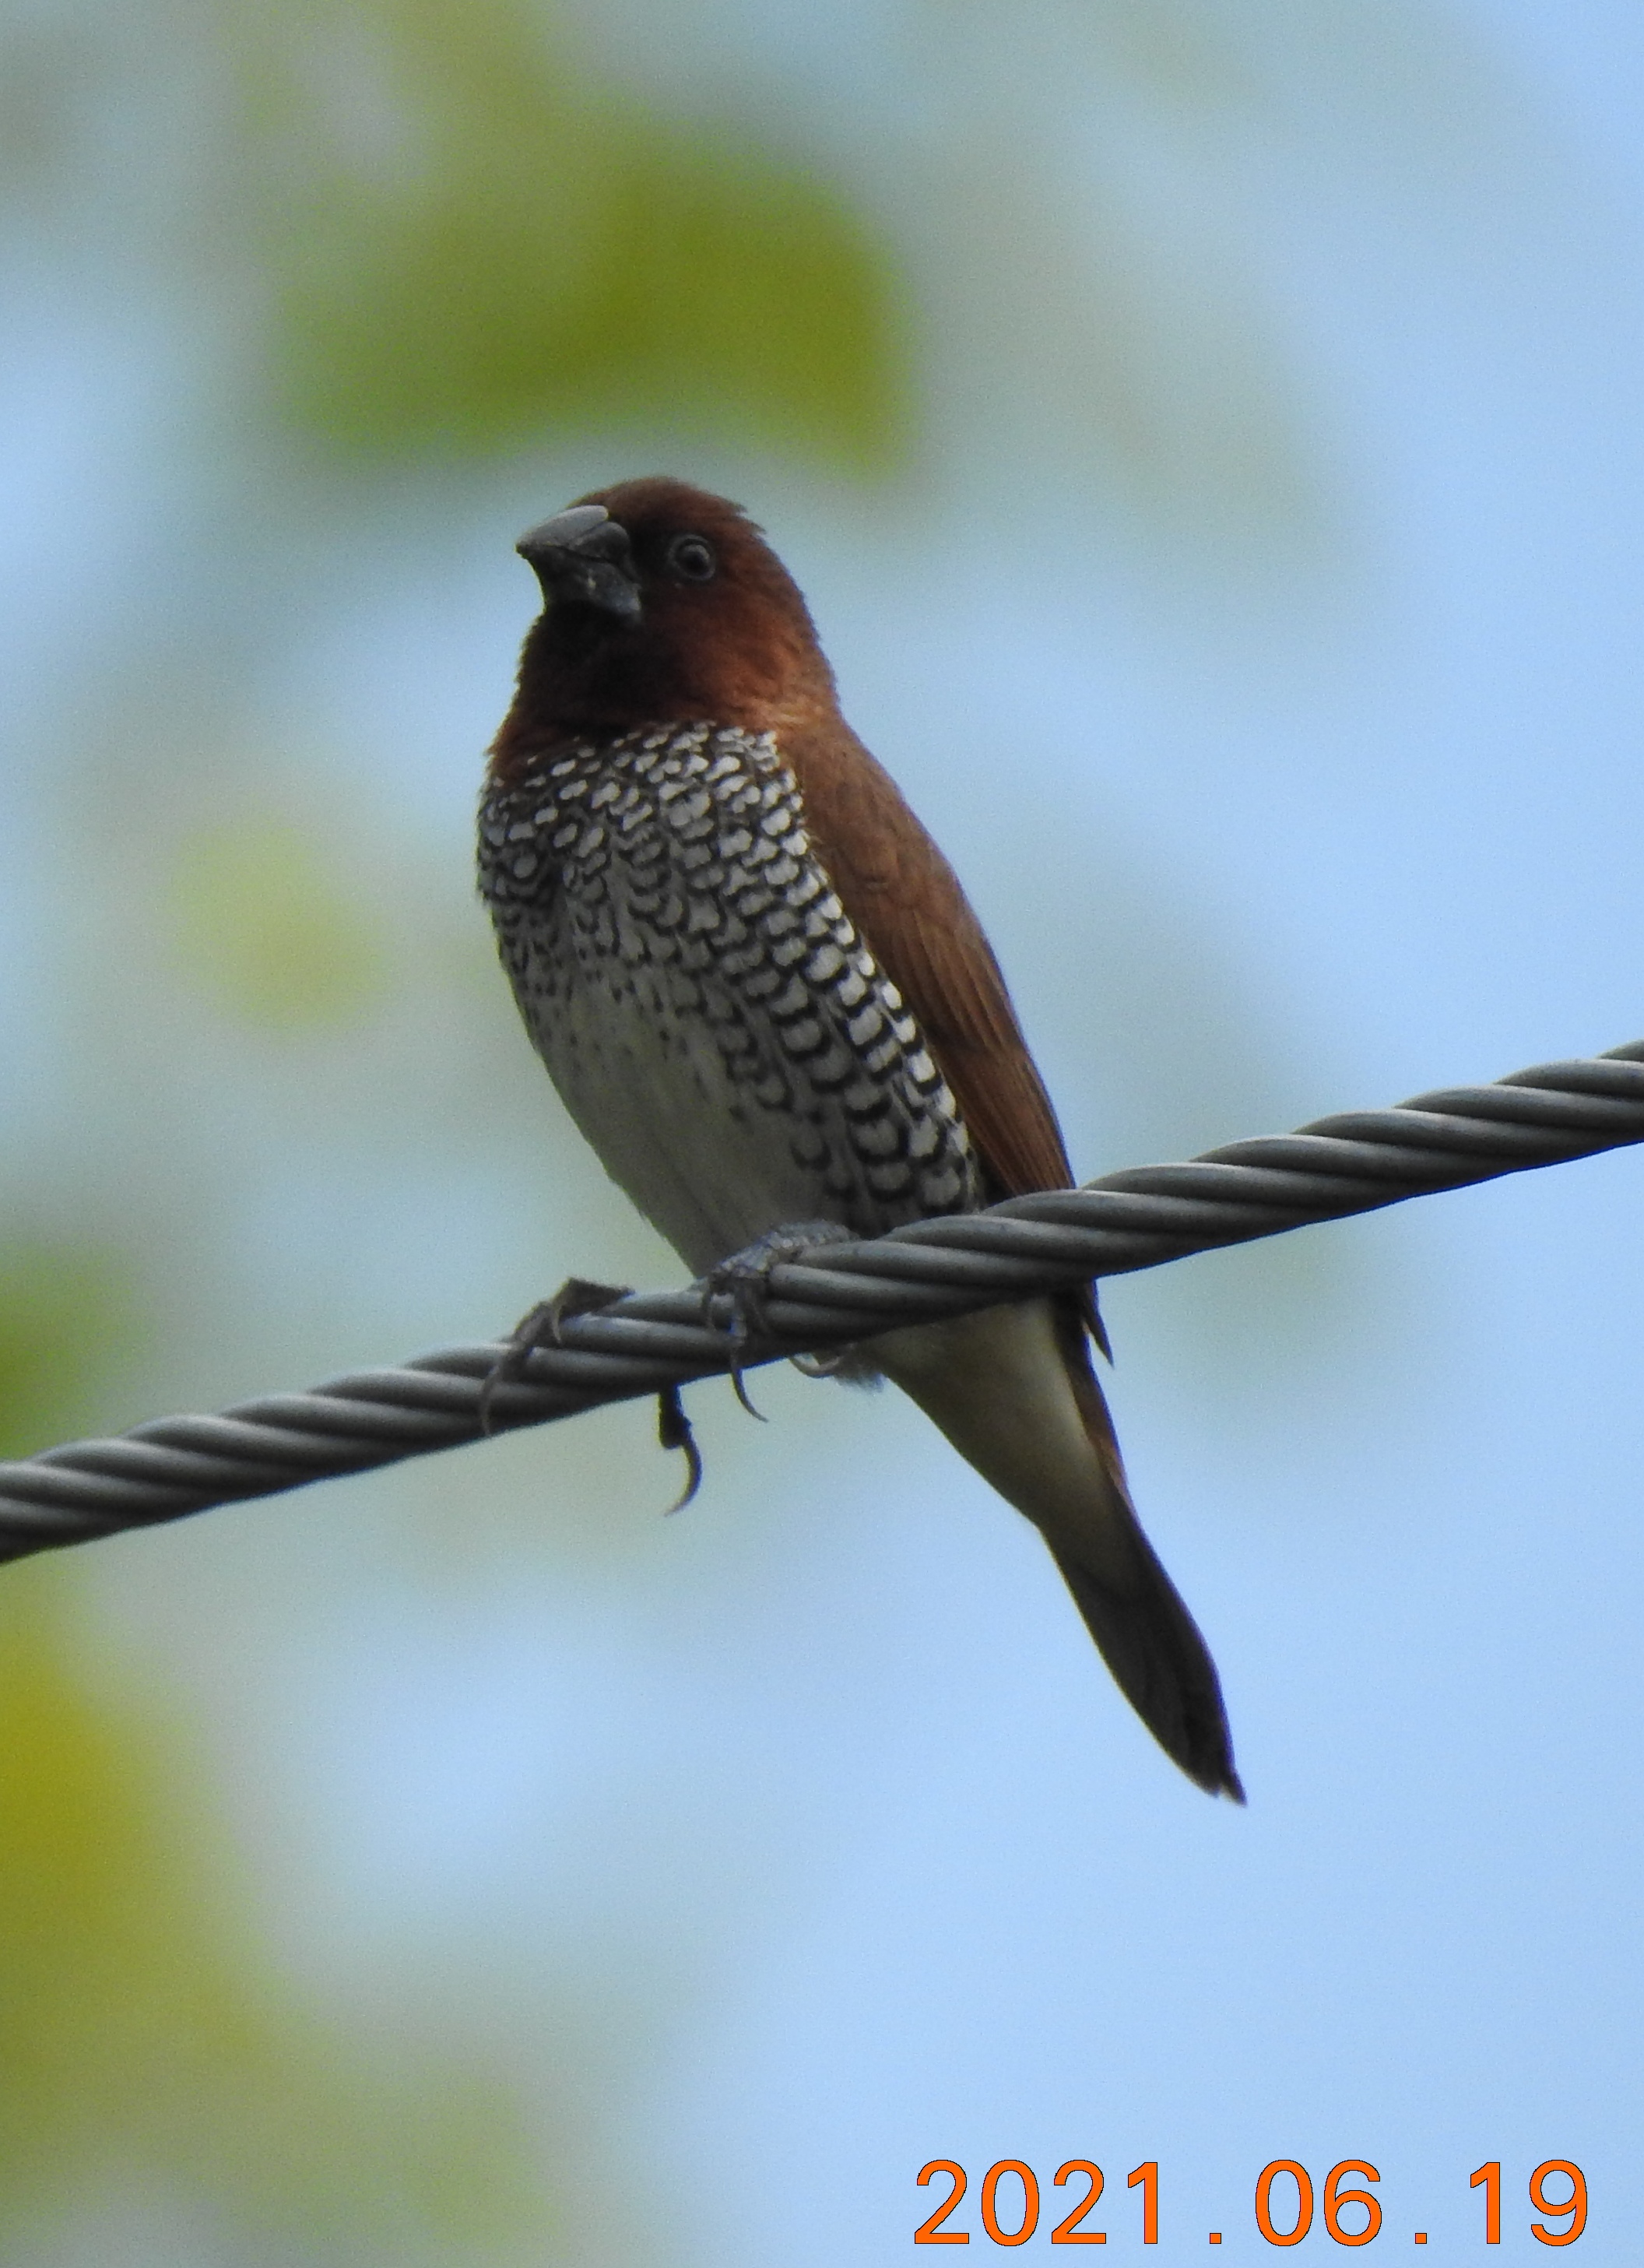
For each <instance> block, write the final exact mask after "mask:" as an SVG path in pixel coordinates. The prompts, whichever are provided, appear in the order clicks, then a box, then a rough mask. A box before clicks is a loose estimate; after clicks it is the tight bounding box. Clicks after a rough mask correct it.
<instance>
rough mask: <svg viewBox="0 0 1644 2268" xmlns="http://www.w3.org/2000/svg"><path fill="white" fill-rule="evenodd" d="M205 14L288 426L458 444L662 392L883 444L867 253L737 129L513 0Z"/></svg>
mask: <svg viewBox="0 0 1644 2268" xmlns="http://www.w3.org/2000/svg"><path fill="white" fill-rule="evenodd" d="M218 27H219V31H220V33H221V35H222V36H223V38H224V40H225V41H226V43H227V45H228V48H229V51H230V52H231V55H233V56H234V57H235V59H236V62H237V64H238V68H239V84H240V87H241V90H242V94H243V98H244V105H245V114H246V119H247V121H248V122H249V129H250V130H249V133H248V136H247V137H246V140H245V142H244V143H243V144H240V145H239V147H238V149H237V152H236V165H235V173H236V178H237V180H238V182H239V190H240V195H241V197H242V199H243V209H244V213H245V217H246V218H247V220H248V221H249V224H250V235H251V239H252V241H253V245H254V247H255V248H256V253H257V255H258V259H259V261H260V263H261V266H262V267H263V269H264V271H265V273H266V275H267V276H268V279H269V280H270V282H271V284H272V290H273V304H274V306H275V310H276V316H277V320H276V329H275V338H274V342H273V355H272V370H273V376H274V379H275V386H276V387H277V389H278V392H279V394H280V397H281V399H282V401H283V405H284V407H285V409H287V410H288V412H289V413H290V414H291V415H293V416H295V417H296V418H297V421H298V422H299V423H300V424H302V425H303V426H305V427H306V428H308V429H309V430H311V431H313V432H315V433H317V434H319V435H321V436H323V437H324V438H326V439H327V440H328V441H330V442H333V443H334V444H337V445H340V446H342V447H344V448H346V449H349V450H351V451H357V452H363V453H367V454H371V455H377V456H393V455H394V454H397V453H407V452H412V453H420V452H433V453H447V454H451V455H465V454H466V455H473V454H474V453H483V452H486V451H489V450H493V449H506V448H509V447H511V446H517V445H518V444H520V443H521V442H524V441H528V440H530V439H531V438H533V437H534V436H536V435H537V434H539V433H540V432H542V431H545V430H546V429H547V428H550V427H552V426H554V425H566V424H572V425H578V426H582V427H584V428H586V427H589V426H592V427H594V428H595V429H598V428H601V427H605V428H608V427H610V426H612V425H613V424H621V423H625V422H632V421H635V420H637V419H640V418H642V417H645V416H657V414H662V415H664V416H666V417H667V418H668V420H669V421H670V423H672V424H673V425H675V426H676V427H678V428H679V429H681V430H684V431H690V430H691V429H693V428H695V429H698V430H700V431H703V432H712V431H718V432H721V433H734V434H736V435H738V437H741V438H752V439H758V438H764V439H765V440H767V441H768V442H770V443H772V444H774V445H775V446H780V447H782V449H784V450H786V451H788V452H789V453H794V454H797V455H799V456H801V457H810V458H812V459H819V460H825V461H829V462H833V463H834V464H838V465H844V466H848V467H851V468H857V469H871V468H877V467H880V466H883V465H884V463H885V462H886V461H887V460H890V459H891V458H892V456H893V455H894V453H895V451H896V449H897V446H898V445H899V438H900V434H901V427H902V416H901V402H902V394H903V387H902V382H901V376H900V365H901V360H902V351H903V350H902V346H901V342H900V339H899V325H898V318H897V312H896V309H897V295H896V292H895V290H894V286H893V278H892V271H891V266H890V262H889V259H888V256H887V254H886V251H885V248H884V246H883V245H882V244H881V243H880V242H878V241H877V239H876V237H875V235H874V233H873V232H872V231H871V230H870V227H869V226H868V225H867V223H866V221H865V219H864V218H863V217H862V215H861V214H860V213H859V212H857V211H855V210H853V209H852V208H851V207H850V206H849V205H848V203H846V201H845V199H844V198H843V197H842V196H841V195H839V194H838V193H837V192H836V191H835V190H834V189H833V188H831V187H829V186H828V185H827V184H826V182H825V181H824V180H822V179H821V178H820V177H819V176H818V175H816V174H815V173H812V172H810V171H807V170H806V169H805V168H804V166H802V165H796V164H794V163H791V162H789V161H787V160H785V159H783V158H779V157H778V156H777V155H775V154H774V152H773V151H771V150H769V149H768V148H765V147H761V146H760V143H759V142H758V141H757V139H755V138H754V137H753V136H752V134H751V133H750V131H749V130H748V128H747V126H746V124H745V123H742V124H738V125H734V126H733V125H732V124H730V122H726V123H723V124H720V125H714V126H710V125H707V124H703V123H700V122H699V123H697V124H695V125H693V126H689V127H687V126H686V125H683V124H680V123H679V122H670V121H666V120H664V119H661V118H659V117H657V116H655V115H653V114H650V113H649V112H648V111H647V110H646V109H644V108H643V107H642V106H641V105H640V104H639V103H637V102H636V101H635V99H633V98H632V97H631V96H629V95H627V94H624V93H621V92H618V91H616V90H614V89H613V88H611V87H608V86H605V85H601V84H599V83H598V81H597V80H595V79H593V78H592V77H591V76H590V75H589V74H588V73H587V72H586V71H585V70H579V69H578V68H577V67H576V63H574V61H573V59H572V58H571V56H570V55H569V52H568V50H567V48H566V47H565V45H564V44H563V43H562V42H561V41H557V40H556V39H555V37H554V26H553V20H552V18H551V16H550V15H549V14H548V13H547V11H545V10H544V9H542V8H541V7H539V6H538V7H532V6H530V5H526V4H521V0H349V4H347V5H336V4H332V5H326V4H316V0H310V4H308V5H306V6H303V5H297V6H293V7H289V8H284V9H281V10H277V11H271V10H263V9H253V8H249V7H245V6H241V5H238V4H236V5H233V6H231V7H228V8H226V9H224V10H223V11H221V12H220V14H219V18H218Z"/></svg>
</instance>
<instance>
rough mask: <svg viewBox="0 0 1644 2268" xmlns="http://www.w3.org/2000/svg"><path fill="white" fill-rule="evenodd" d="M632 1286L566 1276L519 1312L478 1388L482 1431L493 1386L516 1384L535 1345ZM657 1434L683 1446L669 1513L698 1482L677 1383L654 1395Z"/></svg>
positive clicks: (697, 1453)
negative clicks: (680, 1478)
mask: <svg viewBox="0 0 1644 2268" xmlns="http://www.w3.org/2000/svg"><path fill="white" fill-rule="evenodd" d="M632 1288H633V1287H632V1286H631V1285H628V1284H591V1283H590V1282H589V1281H588V1280H587V1278H585V1277H582V1276H568V1277H567V1278H566V1279H565V1281H564V1283H563V1284H561V1286H560V1288H559V1290H558V1291H557V1292H554V1294H553V1296H552V1297H551V1298H550V1299H547V1300H538V1302H537V1304H536V1306H535V1307H533V1308H532V1310H531V1313H530V1314H528V1315H522V1316H521V1318H520V1320H519V1321H518V1322H517V1323H516V1324H515V1326H514V1328H513V1329H512V1330H511V1331H510V1334H509V1338H508V1344H507V1346H506V1347H505V1348H504V1349H503V1352H502V1353H501V1354H500V1355H499V1356H498V1357H497V1359H496V1360H495V1362H494V1363H493V1364H492V1365H491V1367H490V1369H489V1370H488V1372H487V1373H486V1376H485V1381H484V1383H483V1384H482V1385H481V1388H480V1401H479V1410H478V1415H479V1420H480V1431H481V1433H486V1434H488V1433H489V1432H490V1431H491V1404H492V1401H493V1399H494V1397H495V1393H496V1389H497V1388H498V1387H499V1386H506V1385H510V1384H517V1383H518V1381H520V1380H521V1379H522V1378H523V1377H524V1376H525V1366H526V1364H527V1363H528V1362H529V1361H530V1359H531V1357H532V1353H533V1352H534V1351H535V1350H536V1349H537V1348H538V1347H549V1346H563V1344H565V1340H564V1335H563V1332H562V1330H561V1325H563V1324H565V1323H568V1322H569V1321H570V1319H571V1317H572V1316H573V1315H598V1314H602V1313H603V1312H604V1310H605V1308H606V1307H614V1306H615V1305H616V1302H617V1301H618V1300H626V1299H627V1298H628V1293H629V1292H630V1291H631V1289H632ZM657 1440H658V1441H660V1442H661V1444H662V1446H663V1447H664V1449H682V1450H683V1451H684V1452H685V1461H686V1484H685V1493H684V1494H683V1495H682V1496H681V1497H680V1498H679V1499H678V1501H677V1502H676V1503H673V1504H671V1505H670V1506H668V1510H669V1511H670V1512H671V1513H674V1512H683V1511H684V1510H685V1507H686V1505H687V1504H689V1503H690V1501H691V1499H692V1498H693V1497H694V1495H695V1494H696V1492H697V1491H698V1489H700V1488H701V1485H702V1453H701V1450H700V1449H699V1448H698V1447H697V1446H696V1436H695V1434H694V1432H692V1431H691V1421H690V1419H689V1418H687V1417H686V1414H685V1404H684V1403H683V1402H681V1401H680V1399H679V1388H678V1387H677V1386H664V1388H663V1389H662V1391H661V1393H660V1394H658V1395H657Z"/></svg>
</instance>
